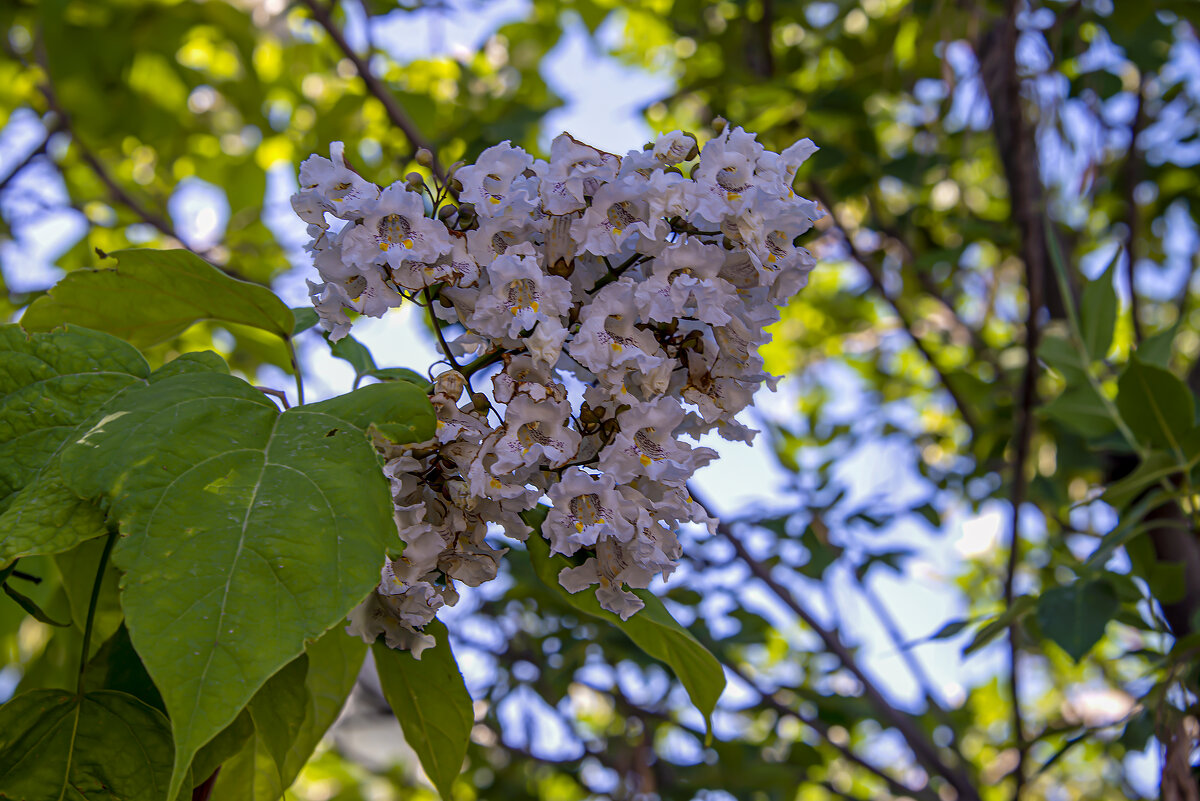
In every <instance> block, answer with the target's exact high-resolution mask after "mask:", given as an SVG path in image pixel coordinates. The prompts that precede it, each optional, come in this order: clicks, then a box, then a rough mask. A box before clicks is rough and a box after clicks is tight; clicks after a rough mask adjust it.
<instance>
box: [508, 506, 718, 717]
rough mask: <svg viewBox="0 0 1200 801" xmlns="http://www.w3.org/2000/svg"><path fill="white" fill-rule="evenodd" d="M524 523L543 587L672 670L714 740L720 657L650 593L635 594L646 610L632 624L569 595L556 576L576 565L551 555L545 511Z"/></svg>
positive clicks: (587, 597) (585, 596) (586, 595)
mask: <svg viewBox="0 0 1200 801" xmlns="http://www.w3.org/2000/svg"><path fill="white" fill-rule="evenodd" d="M525 519H526V522H527V523H529V524H530V525H531V526H533V527H534V528H535V529H536V530H538V532H539V533H537V534H534V535H531V536H530V537H529V539H528V540H527V541H526V543H525V547H526V549H528V551H529V558H530V559H531V560H532V561H533V567H534V570H535V571H536V572H537V575H538V577H539V578H540V579H541V580H542V582H543V583H544V584H545V585H546V586H547V587H549V588H550V589H551V590H553V591H555V592H556V593H557V594H558V595H559V597H561V598H562V599H563V601H565V602H566V603H567V604H568V605H570V606H572V607H574V608H575V609H578V610H579V611H580V612H583V613H585V614H588V615H591V616H592V617H595V618H599V619H600V620H603V621H605V622H607V623H609V624H610V625H612V626H615V627H616V628H617V629H618V630H620V631H621V632H622V633H623V634H624V635H625V636H627V637H628V638H629V639H630V640H632V641H633V643H634V645H636V646H637V647H638V648H641V649H642V650H643V651H645V652H646V653H647V654H649V655H650V656H652V657H654V658H655V659H657V660H659V661H660V662H664V663H665V664H666V665H667V666H668V667H670V668H671V670H672V671H674V673H675V675H676V676H677V677H678V678H679V680H680V681H681V682H682V683H683V686H684V688H686V689H687V691H688V695H689V696H691V699H692V703H693V704H695V705H696V708H697V709H699V710H700V713H701V714H702V715H704V725H705V727H706V730H707V732H708V735H709V736H710V737H711V736H712V713H713V709H715V708H716V705H717V699H718V698H720V697H721V693H722V691H723V690H724V689H725V671H724V669H723V668H722V667H721V663H720V662H718V661H717V658H716V657H715V656H713V655H712V654H711V653H709V651H708V649H707V648H705V647H704V646H703V645H701V644H700V643H699V642H698V641H697V640H696V638H695V637H693V636H692V635H691V632H689V631H688V630H687V629H685V628H684V627H683V626H681V625H679V623H678V622H677V621H676V620H675V618H673V617H671V613H670V612H668V611H667V608H666V607H665V606H663V603H662V601H661V600H660V599H659V598H658V596H657V595H655V594H654V593H652V592H649V591H648V590H634V591H633V592H634V593H635V594H636V595H637V597H638V598H641V599H642V603H644V604H645V605H646V606H645V608H643V609H641V610H640V611H638V612H637V613H635V614H634V615H633V616H632V617H630V618H629V620H621V618H619V617H618V616H617V615H614V614H613V613H612V612H609V611H608V610H607V609H603V608H602V607H601V606H600V602H599V601H597V600H596V594H595V593H594V592H591V591H590V590H587V591H584V592H579V593H575V594H572V593H569V592H567V591H566V590H565V589H563V586H562V585H561V584H559V583H558V574H559V573H560V572H561V571H562V569H563V568H567V567H572V564H571V563H570V562H569V561H568V560H567V558H566V557H565V556H562V555H561V554H560V555H556V556H551V555H550V545H549V543H547V542H546V540H545V539H544V538H543V537H542V536H541V535H540V528H541V521H542V520H543V519H545V509H544V507H539V509H537V510H535V511H533V512H529V513H527V514H526V516H525Z"/></svg>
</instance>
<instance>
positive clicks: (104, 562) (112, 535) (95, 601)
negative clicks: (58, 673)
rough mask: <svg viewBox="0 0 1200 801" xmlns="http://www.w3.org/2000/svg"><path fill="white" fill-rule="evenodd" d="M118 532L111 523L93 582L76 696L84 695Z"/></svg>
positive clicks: (85, 624)
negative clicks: (102, 593) (103, 588)
mask: <svg viewBox="0 0 1200 801" xmlns="http://www.w3.org/2000/svg"><path fill="white" fill-rule="evenodd" d="M117 536H118V530H117V525H116V523H114V522H112V521H111V520H110V521H109V529H108V536H107V537H106V538H105V540H104V550H102V551H101V552H100V561H99V563H98V564H97V565H96V578H95V580H94V581H93V582H92V596H91V598H90V599H89V600H88V610H87V622H86V623H84V626H83V644H82V645H80V653H79V675H78V677H77V679H76V682H75V692H76V694H78V695H80V696H82V695H83V676H84V674H85V673H86V672H87V663H88V651H89V650H91V644H92V626H93V625H94V624H95V622H96V607H97V606H98V605H99V603H100V587H101V585H102V584H103V583H104V572H105V570H106V569H107V568H108V557H109V556H110V555H111V554H112V549H113V545H115V544H116V542H117Z"/></svg>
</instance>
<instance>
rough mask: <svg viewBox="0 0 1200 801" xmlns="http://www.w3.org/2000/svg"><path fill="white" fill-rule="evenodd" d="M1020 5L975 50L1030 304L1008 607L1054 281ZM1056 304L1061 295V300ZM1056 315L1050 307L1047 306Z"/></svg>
mask: <svg viewBox="0 0 1200 801" xmlns="http://www.w3.org/2000/svg"><path fill="white" fill-rule="evenodd" d="M1019 7H1020V4H1019V3H1018V2H1016V0H1009V2H1008V3H1007V6H1006V13H1005V16H1004V18H1003V19H1001V20H998V21H997V22H996V24H995V25H994V26H993V27H992V29H991V30H990V31H988V32H987V33H986V34H985V35H984V36H983V38H982V39H981V41H980V42H979V44H978V45H977V48H976V51H977V53H978V55H979V64H980V71H981V73H982V78H983V84H984V88H985V90H986V91H987V95H988V100H989V101H990V102H991V107H992V130H993V133H994V135H995V137H996V146H997V149H998V151H999V154H1000V160H1001V163H1002V164H1003V165H1004V173H1005V178H1006V179H1007V181H1008V187H1009V202H1010V206H1011V215H1012V218H1013V221H1014V222H1015V223H1016V227H1017V229H1018V230H1019V231H1020V234H1021V258H1022V260H1023V261H1024V263H1025V284H1026V291H1027V293H1028V309H1027V311H1026V318H1025V367H1024V370H1023V372H1022V376H1021V388H1020V391H1019V397H1018V402H1017V408H1016V414H1015V434H1014V442H1013V462H1012V491H1011V502H1012V529H1011V536H1010V538H1009V552H1008V564H1007V566H1006V570H1005V577H1004V603H1005V606H1006V607H1008V608H1011V606H1012V604H1013V601H1014V598H1015V580H1016V573H1017V568H1018V565H1019V563H1020V552H1021V507H1022V506H1024V504H1025V499H1026V493H1027V489H1028V484H1027V481H1028V477H1027V475H1026V469H1025V465H1026V463H1027V462H1028V461H1029V452H1030V449H1031V446H1032V443H1033V431H1034V426H1035V419H1034V413H1033V412H1034V407H1035V406H1036V405H1037V373H1038V367H1037V349H1038V344H1039V340H1040V335H1041V329H1040V328H1039V326H1038V316H1039V315H1040V314H1041V311H1042V308H1043V306H1044V305H1045V303H1046V298H1045V293H1044V291H1043V290H1044V289H1045V288H1046V287H1047V285H1050V286H1055V282H1054V280H1053V278H1052V274H1051V271H1050V251H1049V247H1048V242H1047V240H1046V232H1047V229H1048V227H1047V226H1045V225H1044V224H1043V219H1044V215H1045V213H1046V209H1045V197H1044V192H1043V188H1042V184H1041V177H1040V175H1039V173H1038V151H1037V144H1036V142H1035V140H1034V130H1033V126H1032V125H1031V124H1030V122H1029V121H1028V120H1027V119H1026V117H1025V112H1024V108H1023V106H1022V102H1021V78H1020V76H1019V74H1018V68H1017V56H1016V48H1017V39H1018V36H1019V31H1018V30H1017V15H1018V11H1019ZM1058 301H1059V303H1058V305H1060V306H1061V305H1063V304H1062V298H1061V297H1059V298H1058ZM1051 313H1052V314H1053V309H1052V310H1051ZM1020 637H1021V634H1020V627H1019V625H1018V624H1017V623H1014V624H1013V625H1012V627H1011V628H1010V629H1009V632H1008V644H1009V662H1010V665H1009V691H1010V694H1011V695H1012V729H1013V734H1012V736H1013V747H1014V749H1015V750H1016V753H1017V763H1016V765H1015V767H1014V768H1013V771H1012V775H1013V779H1014V787H1013V799H1014V801H1019V800H1020V798H1021V794H1022V792H1023V791H1024V788H1025V778H1026V777H1025V762H1026V751H1027V750H1028V742H1027V741H1026V738H1025V725H1024V720H1023V717H1022V713H1021V694H1020V675H1021V674H1020V655H1021V648H1020Z"/></svg>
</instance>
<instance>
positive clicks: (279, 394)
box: [255, 387, 303, 410]
mask: <svg viewBox="0 0 1200 801" xmlns="http://www.w3.org/2000/svg"><path fill="white" fill-rule="evenodd" d="M255 389H257V390H258V391H259V392H261V393H262V394H264V395H270V396H271V397H272V398H279V402H280V403H282V404H283V408H284V409H285V410H286V409H290V408H292V407H291V405H290V404H289V403H288V399H287V393H286V392H284V391H283V390H279V389H274V388H273V387H255ZM301 403H303V401H301Z"/></svg>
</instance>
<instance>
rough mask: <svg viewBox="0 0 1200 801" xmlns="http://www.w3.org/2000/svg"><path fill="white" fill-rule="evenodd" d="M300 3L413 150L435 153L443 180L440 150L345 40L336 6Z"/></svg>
mask: <svg viewBox="0 0 1200 801" xmlns="http://www.w3.org/2000/svg"><path fill="white" fill-rule="evenodd" d="M301 2H303V3H304V7H305V8H307V9H308V10H309V13H311V14H312V16H313V19H314V20H316V21H317V23H318V24H319V25H320V26H321V27H322V28H324V29H325V32H326V33H328V34H329V38H330V39H332V40H333V43H334V44H335V45H337V47H338V49H339V50H341V51H342V53H343V54H344V55H345V56H346V58H348V59H350V63H352V64H353V65H354V69H355V70H356V71H357V72H358V77H360V78H362V81H363V83H364V84H366V87H367V91H368V92H370V93H371V94H372V95H374V96H375V98H376V99H377V100H378V101H379V102H380V103H382V104H383V108H384V111H386V112H387V115H388V119H389V120H391V121H392V124H393V125H395V126H396V127H397V128H399V129H400V130H401V131H403V132H404V135H405V136H407V137H408V141H409V143H410V144H411V145H412V147H413V150H414V151H416V150H419V149H420V148H425V149H426V150H428V151H429V152H430V153H432V154H433V164H432V166H431V168H430V169H431V170H432V171H433V174H434V175H435V176H436V177H437V178H438V180H442V179H444V178H445V173H444V172H443V171H442V167H441V164H439V163H438V159H437V151H436V150H435V149H434V148H433V146H432V145H431V144H430V143H429V141H428V140H427V139H426V138H425V136H424V135H423V134H422V133H421V131H420V130H419V129H418V128H417V126H416V124H415V123H414V122H413V121H412V119H410V118H409V116H408V113H407V112H406V111H405V110H404V107H403V106H401V105H400V101H398V100H396V97H395V95H393V94H392V93H391V92H390V91H389V90H388V88H387V87H386V86H384V85H383V81H381V80H379V77H378V76H377V75H375V73H374V72H373V71H372V70H371V65H370V64H368V63H367V61H366V59H364V58H363V57H362V56H361V55H359V54H358V52H357V51H355V49H354V48H353V47H351V46H350V43H349V42H347V41H346V37H345V35H344V34H343V33H342V30H341V28H339V27H338V26H337V23H335V22H334V21H333V15H332V14H331V11H332V10H333V6H328V7H327V6H325V5H322V4H321V3H320V2H319V0H301Z"/></svg>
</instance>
